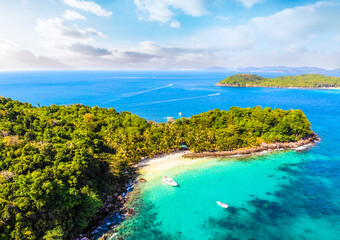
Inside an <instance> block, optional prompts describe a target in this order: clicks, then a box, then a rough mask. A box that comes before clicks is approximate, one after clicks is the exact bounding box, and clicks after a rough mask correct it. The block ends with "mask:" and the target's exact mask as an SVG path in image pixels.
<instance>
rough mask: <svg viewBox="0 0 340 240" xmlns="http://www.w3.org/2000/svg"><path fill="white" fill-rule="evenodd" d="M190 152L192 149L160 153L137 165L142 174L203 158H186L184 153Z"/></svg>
mask: <svg viewBox="0 0 340 240" xmlns="http://www.w3.org/2000/svg"><path fill="white" fill-rule="evenodd" d="M188 153H190V151H176V152H173V153H167V154H160V155H158V156H155V157H152V158H145V159H143V160H142V161H140V162H139V163H138V165H137V167H138V168H140V170H139V172H140V173H141V174H144V173H146V172H164V171H166V170H169V169H172V168H175V167H178V166H183V165H190V164H194V163H197V162H200V161H202V160H203V158H197V159H190V158H184V157H183V155H185V154H188Z"/></svg>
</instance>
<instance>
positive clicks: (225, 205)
mask: <svg viewBox="0 0 340 240" xmlns="http://www.w3.org/2000/svg"><path fill="white" fill-rule="evenodd" d="M216 203H217V204H218V205H220V206H221V207H223V208H228V207H229V206H228V204H226V203H222V202H219V201H217V202H216Z"/></svg>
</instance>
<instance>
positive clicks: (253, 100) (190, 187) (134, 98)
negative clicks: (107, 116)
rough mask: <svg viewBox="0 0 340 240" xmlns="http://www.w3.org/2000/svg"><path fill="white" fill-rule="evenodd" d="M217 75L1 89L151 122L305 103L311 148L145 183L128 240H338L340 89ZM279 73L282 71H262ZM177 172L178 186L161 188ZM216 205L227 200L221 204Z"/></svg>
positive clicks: (186, 170)
mask: <svg viewBox="0 0 340 240" xmlns="http://www.w3.org/2000/svg"><path fill="white" fill-rule="evenodd" d="M232 74H233V73H231V72H229V73H227V72H222V71H220V72H214V71H56V72H51V71H45V72H1V73H0V95H2V96H5V97H10V98H12V99H15V100H19V101H25V102H30V103H32V104H33V105H36V104H37V103H39V104H40V105H51V104H65V105H66V104H73V103H82V104H85V105H90V106H95V105H97V106H100V107H108V108H109V107H113V108H115V109H116V110H117V111H130V112H132V113H134V114H137V115H139V116H141V117H144V118H146V119H147V120H154V121H157V122H163V121H165V118H166V117H168V116H173V117H175V118H176V117H178V113H179V112H181V113H182V116H183V117H190V116H192V115H194V114H198V113H201V112H204V111H207V110H210V109H215V108H219V109H225V110H227V109H229V108H230V107H231V106H239V107H254V106H257V105H260V106H262V107H272V108H282V109H301V110H303V111H304V113H305V114H306V116H307V117H308V119H309V120H310V122H311V124H312V128H313V130H314V131H315V132H316V133H317V134H318V135H319V136H320V137H321V142H320V143H319V144H317V145H316V146H315V147H314V148H312V149H310V150H308V151H305V152H293V151H287V152H280V153H275V154H269V155H264V156H256V157H252V158H246V159H231V160H230V159H228V160H226V159H211V160H209V161H205V162H203V163H201V164H195V165H189V166H182V167H177V168H173V169H171V170H169V171H168V172H166V173H164V172H160V173H159V176H155V177H154V178H153V179H152V180H150V181H148V182H147V183H146V184H143V185H141V186H138V187H137V191H138V193H136V194H137V195H136V201H135V202H132V203H131V204H132V205H133V206H134V207H135V209H136V212H137V213H136V215H135V217H134V218H131V219H128V220H126V221H125V222H124V224H123V225H122V228H121V230H120V232H119V234H121V235H122V236H123V237H124V239H140V240H143V239H147V240H151V239H188V240H194V239H195V240H196V239H197V240H201V239H202V240H205V239H207V240H208V239H209V240H210V239H211V240H212V239H216V240H222V239H327V240H328V239H334V240H335V239H340V90H306V89H274V88H226V87H217V86H214V84H215V83H217V82H218V81H219V80H221V79H223V78H225V77H226V76H229V75H232ZM257 74H258V75H262V76H267V77H275V76H279V75H284V74H278V73H257ZM165 174H167V175H169V176H171V177H172V178H174V179H175V180H176V181H177V182H179V183H180V187H179V188H170V187H168V186H166V185H163V184H162V183H161V182H160V179H161V177H162V176H163V175H165ZM216 201H222V202H227V203H228V204H229V206H230V207H229V208H228V209H222V208H220V207H219V206H218V205H217V204H216Z"/></svg>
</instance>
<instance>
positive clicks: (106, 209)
mask: <svg viewBox="0 0 340 240" xmlns="http://www.w3.org/2000/svg"><path fill="white" fill-rule="evenodd" d="M318 141H320V138H319V137H318V136H317V135H316V134H311V135H309V136H306V137H305V138H303V139H301V140H299V141H296V142H287V143H282V142H275V143H269V144H266V143H263V144H262V145H261V146H258V147H254V148H244V149H236V150H232V151H223V152H201V153H194V152H190V151H187V150H182V151H175V152H173V153H170V154H160V155H158V156H155V157H152V158H146V159H142V160H141V161H140V162H139V163H137V164H135V165H134V166H132V167H131V168H129V169H127V170H126V171H127V175H129V176H130V180H129V181H128V183H126V185H125V187H122V188H121V189H120V190H119V191H118V192H117V193H115V194H114V195H112V196H111V195H110V196H107V198H106V201H104V203H103V205H102V207H101V208H100V209H98V211H97V214H96V215H97V217H96V219H98V220H99V219H102V220H101V221H99V222H98V223H99V224H98V225H97V226H96V227H95V228H94V227H92V228H91V231H90V229H88V231H87V234H82V235H80V236H79V237H78V238H77V240H88V239H103V240H104V239H107V238H108V237H109V236H110V235H112V234H113V232H114V231H112V230H113V229H114V228H115V227H116V226H117V225H119V224H120V223H121V221H123V220H124V218H125V217H126V216H131V215H133V214H134V211H133V209H130V208H127V207H126V205H125V203H126V202H127V201H128V199H129V196H127V195H128V192H130V191H132V190H133V187H134V184H135V183H137V182H145V181H146V180H145V179H143V178H139V179H138V177H139V176H140V175H139V174H138V171H139V170H140V169H142V168H144V167H146V166H148V165H150V164H151V165H152V164H158V163H159V162H160V161H163V160H164V159H165V160H167V159H170V157H172V158H173V157H175V158H181V157H182V158H187V159H194V158H206V157H214V158H216V157H237V156H250V155H253V154H259V153H262V152H266V151H275V150H286V149H292V150H296V149H298V148H300V147H306V146H308V145H314V144H315V143H316V142H318ZM161 159H162V160H161ZM169 161H171V159H170V160H169ZM137 179H138V180H137ZM100 216H101V217H100ZM93 220H94V219H93ZM93 220H92V222H93Z"/></svg>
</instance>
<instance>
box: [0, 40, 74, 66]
mask: <svg viewBox="0 0 340 240" xmlns="http://www.w3.org/2000/svg"><path fill="white" fill-rule="evenodd" d="M0 52H1V54H0V66H1V68H2V69H18V68H21V69H66V68H70V66H69V65H67V64H64V63H62V62H60V61H58V60H56V59H53V58H50V57H46V56H41V55H37V54H34V53H33V52H32V51H30V50H27V49H24V48H22V47H21V46H20V45H18V44H15V43H13V42H12V41H7V40H4V39H0Z"/></svg>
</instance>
